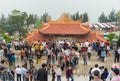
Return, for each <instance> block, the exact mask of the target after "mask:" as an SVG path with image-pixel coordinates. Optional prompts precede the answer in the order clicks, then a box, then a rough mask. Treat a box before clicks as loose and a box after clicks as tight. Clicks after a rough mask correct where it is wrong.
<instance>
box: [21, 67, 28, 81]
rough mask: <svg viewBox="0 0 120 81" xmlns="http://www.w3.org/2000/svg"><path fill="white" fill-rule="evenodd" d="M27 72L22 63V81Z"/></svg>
mask: <svg viewBox="0 0 120 81" xmlns="http://www.w3.org/2000/svg"><path fill="white" fill-rule="evenodd" d="M26 72H27V69H26V68H24V65H22V68H21V75H22V78H23V81H25V74H26Z"/></svg>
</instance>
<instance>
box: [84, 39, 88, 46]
mask: <svg viewBox="0 0 120 81" xmlns="http://www.w3.org/2000/svg"><path fill="white" fill-rule="evenodd" d="M84 46H85V47H86V48H88V47H89V42H88V40H87V41H86V42H85V43H84Z"/></svg>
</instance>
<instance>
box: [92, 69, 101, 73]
mask: <svg viewBox="0 0 120 81" xmlns="http://www.w3.org/2000/svg"><path fill="white" fill-rule="evenodd" d="M95 70H98V71H99V73H101V71H100V69H99V68H93V69H92V70H91V73H92V74H93V73H94V71H95Z"/></svg>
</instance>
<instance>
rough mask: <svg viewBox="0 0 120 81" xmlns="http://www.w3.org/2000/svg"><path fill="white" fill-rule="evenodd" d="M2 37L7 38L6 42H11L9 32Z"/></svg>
mask: <svg viewBox="0 0 120 81" xmlns="http://www.w3.org/2000/svg"><path fill="white" fill-rule="evenodd" d="M2 37H3V38H4V39H5V40H6V42H10V41H11V38H10V36H9V35H7V34H2Z"/></svg>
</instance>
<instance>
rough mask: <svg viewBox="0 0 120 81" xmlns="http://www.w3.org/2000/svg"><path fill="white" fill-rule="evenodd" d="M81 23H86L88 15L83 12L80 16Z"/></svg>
mask: <svg viewBox="0 0 120 81" xmlns="http://www.w3.org/2000/svg"><path fill="white" fill-rule="evenodd" d="M82 19H83V20H82V22H83V23H85V22H88V20H89V18H88V14H87V13H86V12H85V13H84V14H83V15H82Z"/></svg>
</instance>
